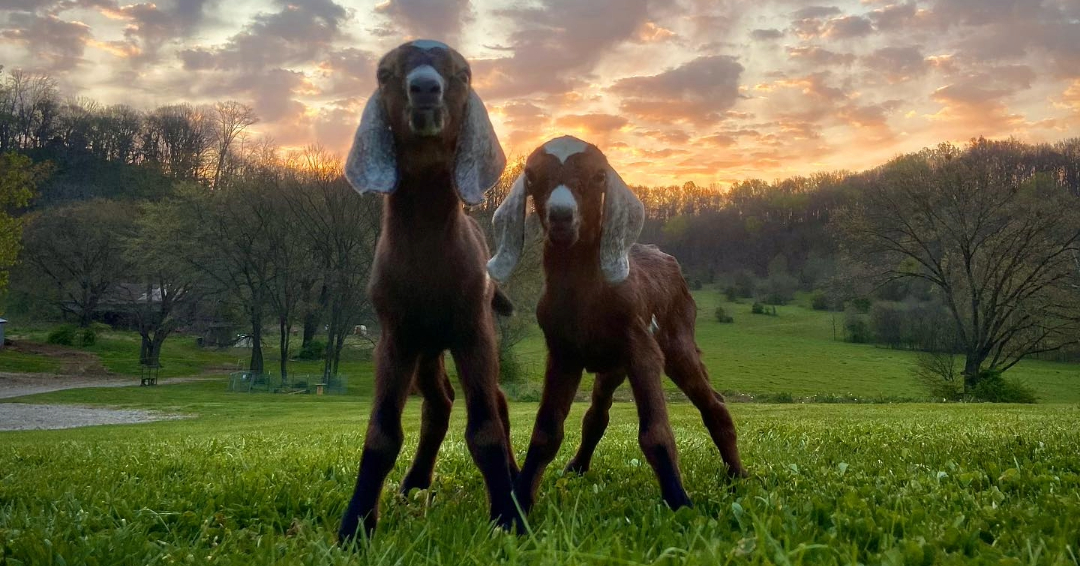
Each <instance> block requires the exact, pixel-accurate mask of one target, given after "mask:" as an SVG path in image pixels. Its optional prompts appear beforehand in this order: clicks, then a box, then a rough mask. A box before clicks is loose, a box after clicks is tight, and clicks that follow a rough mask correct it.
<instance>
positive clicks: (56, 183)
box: [0, 72, 1080, 387]
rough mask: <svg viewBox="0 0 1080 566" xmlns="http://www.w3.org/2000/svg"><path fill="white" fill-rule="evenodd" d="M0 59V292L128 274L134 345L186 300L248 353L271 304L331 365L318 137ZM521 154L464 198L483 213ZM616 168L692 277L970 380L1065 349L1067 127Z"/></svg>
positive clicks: (329, 269)
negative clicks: (812, 158) (1056, 137)
mask: <svg viewBox="0 0 1080 566" xmlns="http://www.w3.org/2000/svg"><path fill="white" fill-rule="evenodd" d="M0 79H2V80H0V154H2V155H12V154H18V156H20V157H19V159H29V160H30V163H29V164H26V163H23V165H24V166H25V167H23V169H25V168H26V167H29V166H31V165H32V166H33V167H37V168H38V169H35V170H34V171H35V173H34V174H33V176H34V179H35V184H36V186H37V189H38V194H37V196H36V198H35V199H33V200H32V201H31V200H29V199H26V198H23V199H22V200H19V199H18V198H16V199H15V200H12V201H11V203H12V204H11V205H9V206H7V209H8V210H9V212H11V214H12V218H14V219H16V220H17V221H18V222H19V223H20V224H21V225H25V235H24V242H23V245H24V247H25V249H24V250H23V251H22V254H21V258H22V259H21V263H20V264H19V265H18V266H17V267H16V268H15V270H14V271H13V276H12V290H11V297H10V298H9V301H8V303H9V309H10V308H12V307H13V306H15V305H16V304H21V305H22V307H23V308H26V309H29V310H33V309H38V310H39V311H42V310H43V309H46V307H45V306H43V305H48V308H49V309H51V312H52V313H53V314H55V313H57V312H58V311H59V312H64V313H66V316H68V317H72V318H74V319H75V320H77V321H78V322H79V323H80V324H89V323H90V322H91V321H92V320H93V319H94V317H95V313H99V312H100V310H101V303H102V301H112V302H116V301H122V300H123V299H122V296H127V297H128V298H127V299H126V304H127V305H128V307H127V312H129V313H132V314H131V316H132V318H133V320H134V322H133V324H134V325H135V326H137V327H138V329H139V331H140V334H142V336H143V343H144V347H143V350H144V356H143V357H144V358H145V361H146V362H147V363H156V361H157V356H158V354H159V353H160V344H161V342H162V341H163V340H164V338H165V337H167V336H168V335H169V334H170V333H172V332H174V331H175V330H176V329H177V328H180V327H184V328H188V329H190V328H192V327H194V326H197V324H196V323H197V322H198V320H199V319H200V317H203V318H206V317H208V318H209V319H210V320H219V319H228V320H234V321H242V322H243V323H244V325H245V326H246V327H248V328H249V334H250V335H251V336H252V346H253V349H252V350H253V351H252V357H251V360H250V364H249V365H250V367H251V369H252V370H254V371H260V372H261V371H264V369H265V368H264V362H263V361H262V353H261V337H262V336H263V333H264V325H268V324H272V325H276V327H277V335H278V336H279V340H280V343H279V344H278V346H279V349H280V350H281V352H282V354H281V368H280V371H281V372H282V373H283V374H284V373H285V372H286V371H287V369H286V365H285V360H286V359H287V356H288V353H289V351H290V349H291V348H292V345H291V343H290V338H289V337H290V335H291V334H292V329H293V328H294V327H300V328H302V342H301V347H302V348H303V347H309V346H310V345H311V344H312V343H313V341H314V340H315V338H316V335H317V334H318V333H320V332H323V333H325V337H326V344H325V353H326V354H327V355H326V371H327V372H333V371H335V370H336V364H337V360H339V359H340V352H341V349H342V347H343V345H344V339H345V336H346V335H347V334H348V333H349V332H350V331H351V330H352V328H353V326H355V325H356V324H361V323H367V322H370V320H371V312H370V305H369V304H368V303H367V299H366V293H365V285H366V278H367V274H368V272H369V270H370V263H371V254H372V249H373V246H374V242H375V239H376V238H377V235H378V226H379V214H380V202H379V201H378V200H377V199H368V198H360V197H357V196H356V195H355V194H354V193H353V192H352V191H351V190H350V189H349V187H348V186H347V184H346V183H345V181H344V180H343V179H342V177H341V175H340V174H339V171H340V164H339V163H338V162H337V160H336V159H335V158H334V157H331V156H328V155H327V154H326V153H325V152H323V151H321V150H319V149H318V148H316V147H312V148H308V149H307V150H305V151H303V152H294V153H289V154H285V153H283V152H281V151H280V150H278V149H277V148H276V147H275V146H274V144H273V143H272V142H271V141H268V140H264V139H263V140H252V139H251V136H250V135H249V132H248V128H249V127H250V126H251V125H253V124H255V123H256V122H257V117H256V116H255V115H254V112H253V111H252V110H251V108H249V107H247V106H245V105H243V104H241V103H237V102H222V103H218V104H213V105H204V106H193V105H186V104H181V105H167V106H162V107H159V108H156V109H153V110H149V111H142V110H138V109H134V108H131V107H128V106H125V105H114V106H104V105H100V104H97V103H95V102H94V101H92V100H88V99H83V98H75V99H62V98H61V96H60V94H59V91H58V89H57V87H56V85H55V82H54V81H52V80H51V79H50V78H49V77H47V76H44V75H35V74H30V73H23V72H12V73H9V74H6V75H3V76H2V77H0ZM6 159H14V158H13V157H8V158H6ZM34 164H36V165H34ZM520 166H521V164H520V160H518V161H517V162H514V163H512V164H511V165H510V166H509V167H508V168H507V171H506V173H505V174H504V176H503V179H502V180H501V181H500V183H499V185H498V186H497V187H496V188H495V189H494V190H493V191H492V192H491V193H490V194H489V198H488V199H487V201H486V202H485V203H484V204H482V205H480V206H479V207H476V208H474V209H473V210H472V211H471V213H472V214H473V215H474V216H475V217H476V218H477V219H478V221H479V222H480V225H481V226H483V227H485V229H490V217H491V215H492V213H493V212H494V209H495V208H496V207H497V206H498V204H499V202H500V201H501V197H502V196H504V195H505V192H506V191H507V190H508V188H509V185H510V183H511V181H512V180H513V178H514V177H515V176H516V174H517V172H518V170H519V169H520ZM7 169H8V170H9V171H14V170H15V169H14V168H13V167H12V166H7ZM26 175H30V174H29V173H27V174H26ZM9 176H10V175H9ZM24 176H25V175H24ZM27 178H29V177H27ZM633 190H634V191H635V192H636V193H637V194H638V196H639V198H641V200H642V201H643V202H644V203H645V206H646V211H647V218H646V221H645V226H644V228H643V230H642V234H641V238H640V239H641V241H643V242H646V243H656V244H658V245H660V246H661V247H662V248H663V249H665V251H667V252H669V253H671V254H672V255H674V256H675V257H676V258H677V259H678V260H679V261H680V263H681V265H682V266H683V269H684V272H685V274H686V276H687V279H688V280H689V281H690V282H691V286H694V287H699V286H701V285H703V284H713V285H715V286H717V287H718V288H720V289H721V290H722V291H723V292H725V293H726V294H727V295H728V296H729V297H730V298H738V297H753V298H754V299H755V300H761V301H762V302H769V303H774V304H777V303H783V302H786V301H788V300H790V299H791V298H792V297H793V295H794V293H795V292H796V291H798V290H800V289H801V290H804V291H808V292H813V293H814V305H815V307H816V308H817V307H820V308H828V309H834V310H844V309H847V310H848V315H849V316H848V318H849V319H850V322H851V326H850V328H851V329H852V330H851V331H850V332H849V336H850V337H851V338H853V339H855V338H858V339H860V340H870V341H877V342H880V343H883V344H886V345H890V346H893V347H911V348H914V349H920V350H935V351H949V352H954V353H957V354H960V355H962V357H963V358H964V363H963V366H964V367H963V369H962V371H960V372H958V373H960V374H963V375H964V381H965V383H966V386H969V387H972V386H974V385H975V384H976V382H977V381H978V380H979V376H981V375H986V372H987V371H991V372H992V371H1003V370H1006V369H1008V368H1009V367H1011V366H1012V365H1013V364H1015V363H1016V362H1017V361H1018V360H1020V359H1022V358H1024V357H1026V356H1030V355H1033V354H1037V353H1040V352H1046V351H1058V352H1061V351H1064V352H1073V351H1075V350H1070V348H1074V345H1075V344H1076V339H1077V329H1076V322H1077V321H1076V312H1077V310H1076V307H1077V305H1076V298H1077V289H1080V284H1078V282H1077V280H1076V278H1077V276H1078V274H1080V253H1078V252H1077V241H1076V234H1077V231H1076V213H1077V211H1078V209H1080V207H1077V206H1076V199H1077V198H1078V197H1080V138H1074V139H1068V140H1064V141H1061V142H1058V143H1055V144H1038V145H1030V144H1023V143H1020V142H1017V141H1015V140H1006V141H988V140H983V139H976V140H972V142H970V143H969V144H967V145H966V146H965V147H956V146H952V145H948V144H944V145H942V146H939V147H936V148H930V149H926V150H924V151H921V152H917V153H914V154H910V155H904V156H899V157H897V158H896V159H894V160H891V161H890V162H888V163H886V164H883V165H882V166H880V167H876V168H874V169H871V170H869V171H863V172H848V171H838V172H827V173H818V174H814V175H809V176H795V177H790V178H786V179H781V180H775V181H771V182H770V181H764V180H759V179H749V180H745V181H741V182H738V183H735V184H734V185H732V186H731V187H730V189H729V190H727V191H720V190H717V189H716V188H715V187H701V186H697V185H695V184H694V183H690V182H688V183H684V184H681V185H672V186H659V187H642V186H638V187H633ZM20 203H21V204H20ZM27 204H29V207H28V210H26V211H25V212H21V211H22V210H23V209H25V208H26V205H27ZM530 230H531V232H530V233H531V234H532V238H533V239H534V240H536V239H538V238H539V232H538V230H537V229H536V226H535V223H533V224H530ZM5 249H6V248H5V247H4V246H3V245H0V262H2V261H3V259H4V257H5V256H4V255H3V253H4V252H5ZM529 249H531V250H532V251H531V252H530V253H531V255H527V256H526V258H525V260H524V261H523V262H522V269H520V270H519V271H518V273H517V274H515V278H514V280H512V281H511V282H510V283H509V286H510V287H511V289H509V291H510V293H511V295H512V296H513V297H514V299H515V302H516V303H518V312H519V316H518V317H515V318H512V319H509V320H503V321H500V329H501V331H502V334H503V343H504V353H508V352H509V347H508V346H506V345H512V344H513V343H514V342H516V341H518V340H520V339H521V337H523V336H524V335H525V333H527V331H528V328H529V326H530V322H531V312H532V309H533V307H534V301H535V298H536V297H537V296H538V295H539V288H540V284H541V283H540V272H539V245H538V244H536V243H534V245H532V246H530V248H529ZM9 255H10V253H9ZM530 258H531V259H530ZM0 267H3V266H2V265H0ZM31 296H34V297H46V298H47V300H46V301H40V300H39V301H31V300H29V298H30V297H31ZM13 299H16V300H13ZM21 299H26V300H22V301H21V302H20V300H21ZM30 303H33V304H30ZM208 313H209V314H208ZM930 314H932V315H933V316H930ZM860 317H864V318H866V319H868V320H867V321H866V323H865V324H864V325H863V327H861V328H860V327H859V324H862V323H860V322H859V321H860V320H861V319H860ZM870 319H872V320H870ZM908 319H911V320H908ZM896 320H900V323H897V324H891V323H890V322H889V321H894V322H895V321H896ZM926 321H934V323H933V324H929V323H927V322H926ZM899 329H903V331H902V332H901V331H900V330H899ZM858 333H861V334H859V335H858V336H856V334H858ZM1070 355H1071V354H1070ZM506 361H509V362H511V363H512V360H506Z"/></svg>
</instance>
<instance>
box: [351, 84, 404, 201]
mask: <svg viewBox="0 0 1080 566" xmlns="http://www.w3.org/2000/svg"><path fill="white" fill-rule="evenodd" d="M345 179H347V180H348V181H349V184H350V185H352V188H353V189H356V192H358V193H361V194H363V193H368V192H376V193H392V192H394V189H395V188H397V181H398V173H397V159H396V158H395V157H394V136H393V135H392V134H391V133H390V123H389V121H388V120H387V118H386V109H384V108H383V105H382V100H381V98H380V95H379V90H378V89H376V90H375V92H374V93H373V94H372V95H371V98H368V101H367V105H366V106H364V113H363V115H362V116H361V117H360V127H358V128H356V137H355V138H354V139H353V145H352V149H351V150H349V157H348V159H346V160H345Z"/></svg>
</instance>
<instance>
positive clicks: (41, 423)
mask: <svg viewBox="0 0 1080 566" xmlns="http://www.w3.org/2000/svg"><path fill="white" fill-rule="evenodd" d="M182 418H185V415H170V414H167V413H159V412H157V411H141V410H136V409H101V408H98V407H80V406H78V405H33V404H29V403H0V431H3V430H51V429H58V428H75V427H80V426H93V425H109V424H137V423H149V422H153V421H162V420H173V419H182Z"/></svg>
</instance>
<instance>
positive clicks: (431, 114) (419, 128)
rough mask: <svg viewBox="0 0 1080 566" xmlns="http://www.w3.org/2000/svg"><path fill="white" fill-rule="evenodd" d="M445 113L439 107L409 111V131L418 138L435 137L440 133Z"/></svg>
mask: <svg viewBox="0 0 1080 566" xmlns="http://www.w3.org/2000/svg"><path fill="white" fill-rule="evenodd" d="M444 115H445V113H444V112H443V109H442V107H441V106H428V107H423V106H422V107H413V108H410V109H409V129H410V130H412V133H414V134H416V135H418V136H437V135H439V134H441V133H442V131H443V125H444V123H445V120H444V118H443V117H444Z"/></svg>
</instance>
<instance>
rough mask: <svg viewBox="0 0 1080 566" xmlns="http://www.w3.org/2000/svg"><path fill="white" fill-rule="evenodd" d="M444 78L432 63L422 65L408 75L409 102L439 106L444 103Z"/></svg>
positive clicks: (420, 105)
mask: <svg viewBox="0 0 1080 566" xmlns="http://www.w3.org/2000/svg"><path fill="white" fill-rule="evenodd" d="M443 83H444V81H443V78H442V75H440V74H439V72H438V71H436V70H435V68H434V67H432V66H431V65H421V66H419V67H417V68H415V69H413V71H412V72H411V73H409V74H408V76H407V84H408V87H409V102H411V103H412V105H413V106H418V107H425V106H438V105H439V104H442V95H443Z"/></svg>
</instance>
